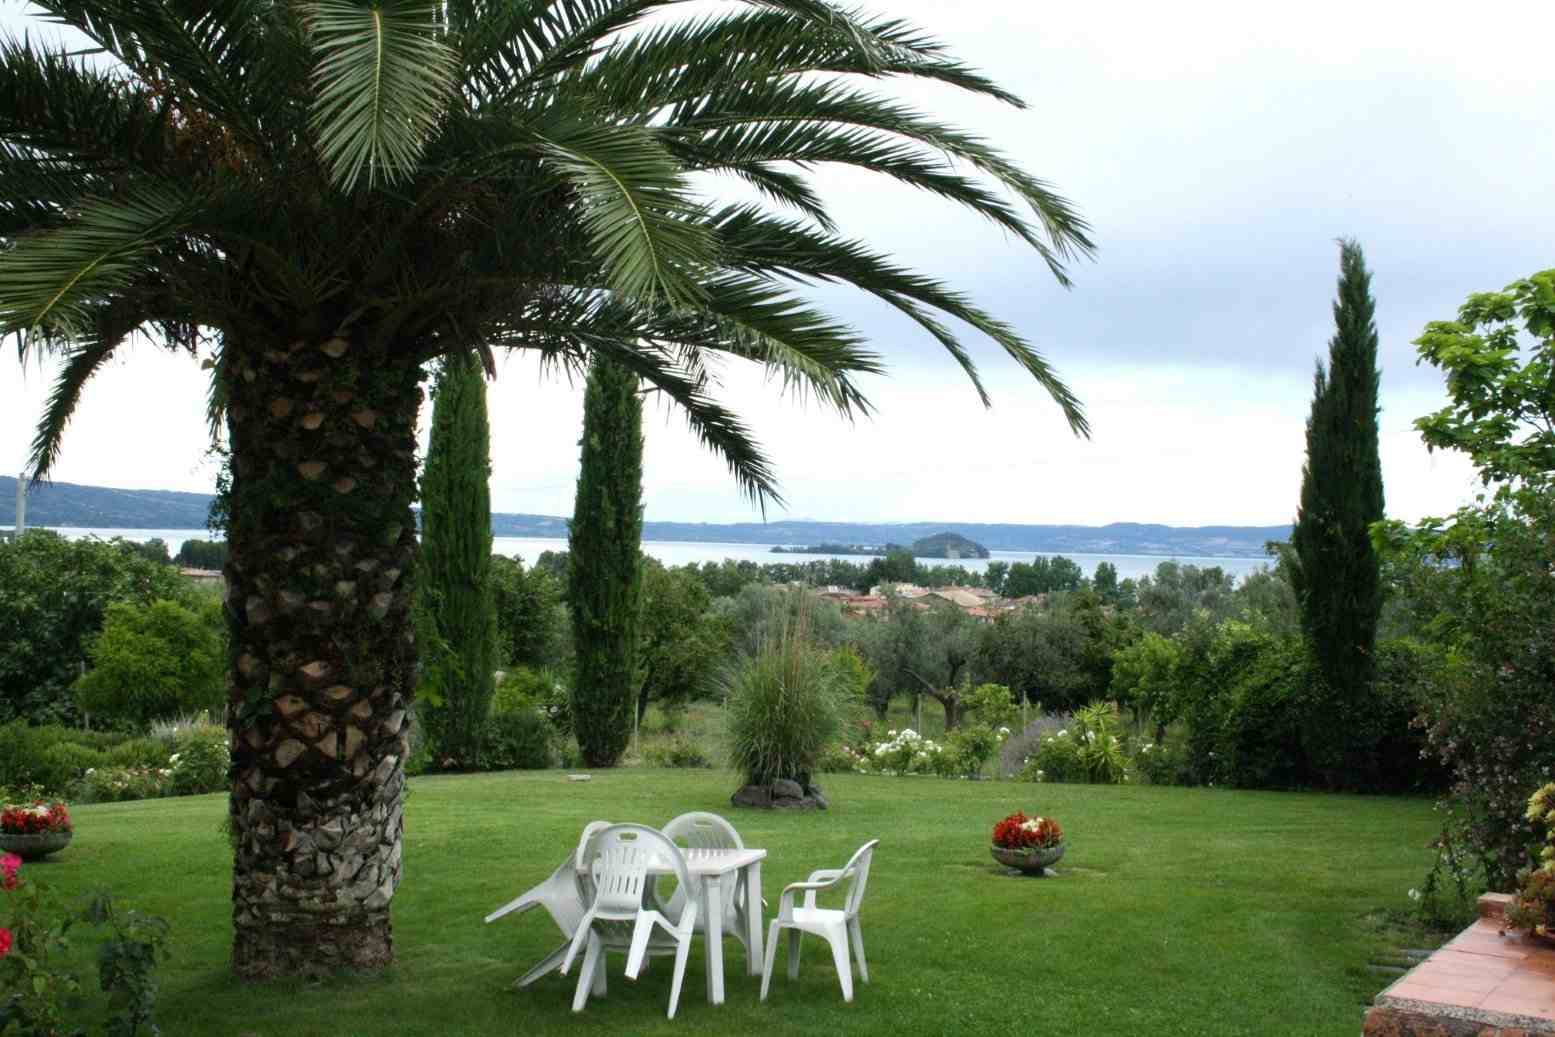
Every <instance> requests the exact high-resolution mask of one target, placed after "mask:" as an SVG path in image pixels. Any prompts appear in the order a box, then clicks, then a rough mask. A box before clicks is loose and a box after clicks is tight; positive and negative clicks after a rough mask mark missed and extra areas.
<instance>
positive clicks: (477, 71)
mask: <svg viewBox="0 0 1555 1037" xmlns="http://www.w3.org/2000/svg"><path fill="white" fill-rule="evenodd" d="M674 2H677V0H537V2H534V3H506V4H493V5H490V6H488V7H487V8H486V9H485V10H482V11H480V12H478V13H476V12H473V11H469V12H463V14H464V16H463V17H455V18H451V19H450V21H451V22H452V24H453V25H454V27H455V28H456V29H457V30H458V35H459V43H460V50H461V52H462V56H463V59H464V64H465V69H466V72H465V78H466V80H467V81H468V83H469V86H470V87H472V88H473V89H474V90H475V92H476V93H477V94H478V95H479V97H480V98H482V99H497V98H505V99H511V98H512V97H513V96H514V95H515V94H517V93H521V92H524V91H526V90H527V89H529V87H530V86H531V85H532V84H534V83H535V82H536V81H543V80H546V79H548V78H551V77H554V76H556V75H558V74H561V73H563V72H565V71H567V70H569V69H572V68H575V67H577V66H579V65H581V64H583V63H585V62H587V61H588V60H589V58H590V57H592V56H593V55H594V54H595V52H596V51H597V50H598V48H599V47H600V45H601V42H602V41H603V40H605V39H606V38H607V37H609V36H610V35H611V34H613V33H617V32H620V31H621V30H622V29H625V28H627V27H628V26H630V25H631V24H632V23H634V22H636V21H637V20H638V19H639V18H641V17H642V16H643V15H645V14H647V13H649V12H650V11H652V10H654V9H655V8H658V7H663V6H665V5H666V4H668V3H674ZM467 6H468V4H464V3H461V4H456V5H454V8H455V9H458V8H465V7H467Z"/></svg>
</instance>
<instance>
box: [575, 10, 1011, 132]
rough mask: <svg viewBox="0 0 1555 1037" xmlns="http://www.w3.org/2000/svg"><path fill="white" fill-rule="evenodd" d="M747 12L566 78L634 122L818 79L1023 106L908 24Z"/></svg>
mask: <svg viewBox="0 0 1555 1037" xmlns="http://www.w3.org/2000/svg"><path fill="white" fill-rule="evenodd" d="M754 6H756V7H757V9H756V10H744V11H736V12H733V13H730V14H719V15H712V16H705V17H703V18H700V19H695V20H691V21H688V22H678V23H673V24H666V25H660V26H656V27H654V28H652V29H648V30H645V31H643V32H639V33H635V34H633V35H632V36H631V37H629V38H624V39H618V40H614V41H612V42H611V45H610V48H609V50H608V52H606V53H604V54H602V55H601V56H600V59H599V60H598V61H596V62H594V63H593V64H591V65H590V66H588V67H587V68H586V69H583V70H574V71H573V72H572V73H570V75H571V77H572V79H573V80H574V81H575V83H576V84H577V85H578V86H579V87H581V88H583V89H586V90H588V91H590V92H592V93H594V94H596V95H597V96H600V97H601V98H604V99H605V100H606V101H607V103H608V104H609V105H610V106H611V107H613V108H614V109H616V110H618V111H622V112H633V113H636V114H639V115H649V114H651V113H653V112H655V111H657V110H659V109H660V108H661V107H663V106H665V105H673V104H682V103H686V102H689V101H693V100H695V99H696V98H698V97H702V96H704V95H706V94H708V93H709V92H712V91H716V90H719V89H722V88H723V87H724V86H725V85H727V84H730V83H739V82H752V81H759V80H769V79H781V78H788V77H802V76H807V75H810V74H813V73H824V72H831V73H844V74H855V75H863V76H870V77H879V76H908V77H912V78H919V79H928V80H933V81H936V82H942V83H946V84H948V85H951V86H954V87H957V88H959V89H962V90H966V91H969V92H971V93H975V94H981V95H983V96H987V97H991V98H994V99H995V100H998V101H1000V102H1003V103H1006V104H1010V105H1013V106H1015V107H1025V105H1024V103H1023V102H1022V101H1021V99H1020V98H1019V97H1017V96H1016V95H1014V94H1012V93H1009V92H1008V91H1006V90H1004V89H1003V88H1002V87H1000V86H999V85H998V84H997V83H994V82H993V81H992V80H990V79H988V78H986V77H985V76H982V75H980V74H978V73H976V72H974V71H972V70H971V69H970V68H968V67H967V66H965V65H962V64H960V63H959V62H956V61H955V60H953V59H951V58H950V57H949V56H948V54H947V53H946V51H945V48H944V47H943V45H941V44H940V43H939V42H938V41H936V40H934V39H932V38H931V37H929V36H927V35H926V34H924V33H922V32H920V31H919V30H917V29H915V28H913V27H912V26H911V25H909V24H908V23H906V22H903V21H900V20H881V21H861V20H859V19H858V18H857V17H856V16H849V15H845V14H843V13H842V12H840V11H838V10H836V9H833V8H829V5H820V6H821V7H825V8H828V10H826V11H823V12H821V15H820V18H819V20H818V19H817V18H816V17H814V16H813V12H811V13H804V12H801V11H797V10H781V9H779V8H778V5H771V4H756V5H754ZM800 6H802V7H804V8H806V9H809V8H811V7H814V6H815V5H812V4H801V5H800ZM831 16H837V18H838V19H841V20H837V19H834V18H833V17H831Z"/></svg>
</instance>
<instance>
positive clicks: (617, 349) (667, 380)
mask: <svg viewBox="0 0 1555 1037" xmlns="http://www.w3.org/2000/svg"><path fill="white" fill-rule="evenodd" d="M589 347H590V349H591V350H592V351H593V352H594V353H595V354H596V355H600V356H606V357H609V358H610V359H611V360H613V361H615V362H616V363H618V364H620V365H621V366H623V367H625V368H626V369H627V370H629V371H632V372H633V373H634V374H636V375H637V376H638V377H639V378H642V379H644V380H645V381H647V382H648V383H650V384H651V385H652V386H653V387H654V388H655V389H657V390H658V391H659V392H662V393H663V394H664V395H665V396H666V397H667V398H668V399H669V400H670V401H672V402H673V403H674V404H675V406H676V407H678V408H679V410H680V413H681V415H682V416H683V417H684V418H685V419H686V424H687V426H688V427H689V428H690V429H691V431H692V433H693V434H694V435H695V436H696V437H697V441H698V442H699V443H701V445H702V447H703V448H704V449H707V450H711V451H712V452H713V453H715V454H717V455H718V456H719V457H722V458H723V459H724V463H725V464H726V465H727V466H728V468H729V474H730V475H732V476H734V480H735V482H736V483H737V484H738V485H739V487H740V490H741V491H742V492H743V493H744V494H745V496H746V497H747V498H748V499H749V500H750V502H751V503H752V504H755V505H756V506H757V507H758V508H760V509H761V512H762V514H763V515H765V514H766V510H767V505H768V504H769V503H772V504H777V505H779V506H781V505H782V504H783V503H784V501H783V495H782V492H781V491H780V490H779V488H778V481H777V473H776V471H775V470H774V469H773V467H772V462H771V459H770V458H768V457H767V454H766V451H765V450H764V449H763V448H762V447H761V445H760V444H759V443H758V442H757V441H756V439H755V437H754V436H753V435H752V434H751V431H750V428H749V427H748V426H747V425H746V424H745V423H744V422H743V421H741V420H740V419H739V417H738V416H736V415H735V414H734V412H733V411H731V410H729V409H728V408H727V407H725V406H724V405H723V404H721V403H719V402H718V401H717V400H716V399H714V398H713V397H712V395H711V394H710V393H709V392H708V385H707V382H706V381H705V380H703V379H697V378H694V377H688V376H687V375H686V374H684V373H682V372H681V371H679V370H677V369H676V368H675V367H674V366H673V364H671V363H669V362H667V361H668V359H669V358H668V357H666V356H664V355H657V356H656V355H654V354H653V353H652V352H651V351H649V350H647V349H645V348H644V346H643V344H642V343H640V342H636V341H631V340H622V339H617V338H608V337H602V336H593V337H591V338H590V339H589Z"/></svg>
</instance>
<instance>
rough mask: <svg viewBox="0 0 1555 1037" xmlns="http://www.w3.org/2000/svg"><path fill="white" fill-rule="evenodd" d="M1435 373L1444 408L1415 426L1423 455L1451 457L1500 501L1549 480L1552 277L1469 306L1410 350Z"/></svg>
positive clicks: (1554, 342) (1554, 349)
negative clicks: (1443, 380)
mask: <svg viewBox="0 0 1555 1037" xmlns="http://www.w3.org/2000/svg"><path fill="white" fill-rule="evenodd" d="M1415 345H1416V347H1417V348H1418V350H1419V355H1420V359H1421V360H1424V361H1426V362H1427V363H1429V364H1431V365H1433V366H1435V367H1437V368H1440V369H1441V371H1442V373H1443V374H1444V375H1446V377H1447V391H1448V394H1449V396H1450V397H1451V400H1450V402H1449V403H1448V404H1447V406H1445V407H1443V408H1442V409H1441V410H1439V411H1437V412H1436V413H1434V414H1428V415H1426V416H1425V417H1423V418H1420V419H1419V420H1417V421H1416V422H1415V427H1416V428H1418V429H1419V430H1420V436H1421V438H1422V439H1424V440H1425V443H1426V446H1428V447H1430V448H1431V449H1432V450H1460V451H1462V452H1463V453H1464V454H1467V455H1468V457H1469V459H1470V460H1472V461H1473V462H1474V466H1475V467H1476V468H1478V469H1479V474H1480V478H1481V479H1482V480H1483V481H1484V483H1485V484H1486V485H1487V486H1490V485H1495V486H1496V487H1497V493H1498V495H1501V496H1503V497H1504V496H1508V495H1512V494H1515V493H1516V492H1517V491H1519V490H1521V489H1528V490H1530V491H1532V492H1535V493H1537V492H1539V491H1540V490H1541V489H1542V488H1544V487H1546V486H1548V484H1549V481H1550V476H1551V473H1552V472H1555V389H1552V387H1555V270H1545V271H1542V272H1541V273H1537V274H1534V275H1533V276H1531V277H1527V278H1524V279H1522V280H1520V281H1514V282H1512V283H1511V284H1509V285H1507V286H1506V288H1504V289H1503V290H1501V291H1499V292H1480V293H1477V294H1475V295H1471V296H1469V299H1468V301H1467V302H1465V303H1464V304H1463V306H1462V307H1461V308H1460V309H1459V310H1458V319H1457V320H1454V321H1433V322H1431V323H1430V324H1427V325H1426V329H1425V333H1424V334H1422V335H1421V336H1420V337H1419V338H1418V339H1416V340H1415Z"/></svg>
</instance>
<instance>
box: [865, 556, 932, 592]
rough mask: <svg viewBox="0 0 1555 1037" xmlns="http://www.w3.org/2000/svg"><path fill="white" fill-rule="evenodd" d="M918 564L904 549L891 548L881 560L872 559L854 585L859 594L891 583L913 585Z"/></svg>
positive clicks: (916, 575)
mask: <svg viewBox="0 0 1555 1037" xmlns="http://www.w3.org/2000/svg"><path fill="white" fill-rule="evenodd" d="M918 575H919V572H918V562H917V560H916V559H914V558H913V556H912V552H911V551H909V550H907V548H905V547H893V548H891V549H890V550H889V551H887V552H886V553H885V555H884V556H883V557H881V558H876V559H873V560H872V561H871V562H870V563H869V566H868V567H867V568H865V570H864V571H863V572H862V573H861V574H860V575H859V578H858V582H857V583H856V584H855V585H854V586H855V587H857V588H858V590H859V592H860V593H868V591H869V590H870V588H872V587H879V586H881V585H884V584H892V583H913V582H915V581H916V580H917V579H918Z"/></svg>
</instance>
